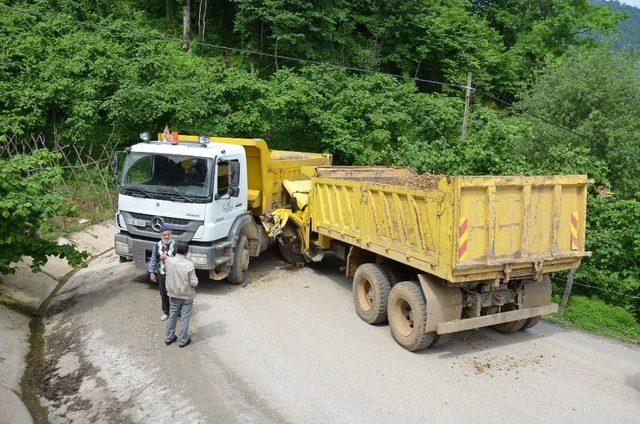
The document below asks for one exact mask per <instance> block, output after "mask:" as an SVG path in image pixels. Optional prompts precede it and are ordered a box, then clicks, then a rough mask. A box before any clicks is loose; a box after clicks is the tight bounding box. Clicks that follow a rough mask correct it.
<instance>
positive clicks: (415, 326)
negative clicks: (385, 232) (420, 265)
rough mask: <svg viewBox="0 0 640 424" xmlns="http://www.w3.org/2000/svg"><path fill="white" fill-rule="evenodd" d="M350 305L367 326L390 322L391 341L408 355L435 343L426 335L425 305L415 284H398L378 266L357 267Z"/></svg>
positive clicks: (432, 335) (430, 334)
mask: <svg viewBox="0 0 640 424" xmlns="http://www.w3.org/2000/svg"><path fill="white" fill-rule="evenodd" d="M353 302H354V305H355V309H356V313H357V314H358V316H359V317H360V318H361V319H362V320H363V321H364V322H367V323H369V324H379V323H383V322H386V321H387V320H388V321H389V327H390V329H391V334H392V335H393V338H394V339H395V340H396V342H398V344H399V345H401V346H402V347H404V348H405V349H407V350H409V351H416V350H421V349H425V348H427V347H429V346H431V345H432V344H434V343H435V342H436V341H437V335H436V334H435V333H428V332H426V331H425V326H426V323H427V304H426V301H425V298H424V295H423V293H422V289H421V288H420V285H419V284H418V283H417V282H415V281H402V282H398V281H397V280H396V279H395V274H394V273H393V271H392V270H390V269H389V268H387V267H386V266H384V265H381V264H374V263H366V264H362V265H360V267H358V269H357V270H356V273H355V275H354V277H353Z"/></svg>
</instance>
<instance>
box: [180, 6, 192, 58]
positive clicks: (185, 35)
mask: <svg viewBox="0 0 640 424" xmlns="http://www.w3.org/2000/svg"><path fill="white" fill-rule="evenodd" d="M190 38H191V0H185V1H184V7H183V8H182V49H183V50H185V51H187V50H189V41H190Z"/></svg>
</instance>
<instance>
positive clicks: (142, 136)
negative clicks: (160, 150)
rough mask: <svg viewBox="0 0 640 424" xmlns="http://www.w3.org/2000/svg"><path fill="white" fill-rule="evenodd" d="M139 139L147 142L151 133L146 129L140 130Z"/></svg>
mask: <svg viewBox="0 0 640 424" xmlns="http://www.w3.org/2000/svg"><path fill="white" fill-rule="evenodd" d="M140 140H142V141H144V142H145V143H148V142H149V140H151V134H149V132H148V131H145V132H141V133H140Z"/></svg>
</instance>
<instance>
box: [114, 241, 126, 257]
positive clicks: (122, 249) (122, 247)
mask: <svg viewBox="0 0 640 424" xmlns="http://www.w3.org/2000/svg"><path fill="white" fill-rule="evenodd" d="M116 253H118V254H121V255H128V254H129V245H128V244H127V243H125V242H123V241H116Z"/></svg>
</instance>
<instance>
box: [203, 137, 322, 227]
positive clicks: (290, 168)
mask: <svg viewBox="0 0 640 424" xmlns="http://www.w3.org/2000/svg"><path fill="white" fill-rule="evenodd" d="M211 142H212V143H226V144H238V145H241V146H243V147H244V149H245V152H246V157H247V173H248V181H249V208H250V209H251V211H252V213H253V214H254V215H256V216H258V215H262V214H265V213H270V212H271V211H273V210H275V209H278V208H281V207H284V206H286V204H287V199H288V193H287V191H286V190H285V189H284V187H283V185H282V182H283V181H284V180H292V181H296V180H300V179H308V177H307V176H304V175H302V173H301V172H300V170H301V168H302V167H304V166H327V165H331V155H328V154H322V153H304V152H290V151H282V150H269V148H268V147H267V143H266V142H265V141H264V140H262V139H259V138H254V139H250V138H222V137H213V138H211Z"/></svg>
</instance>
